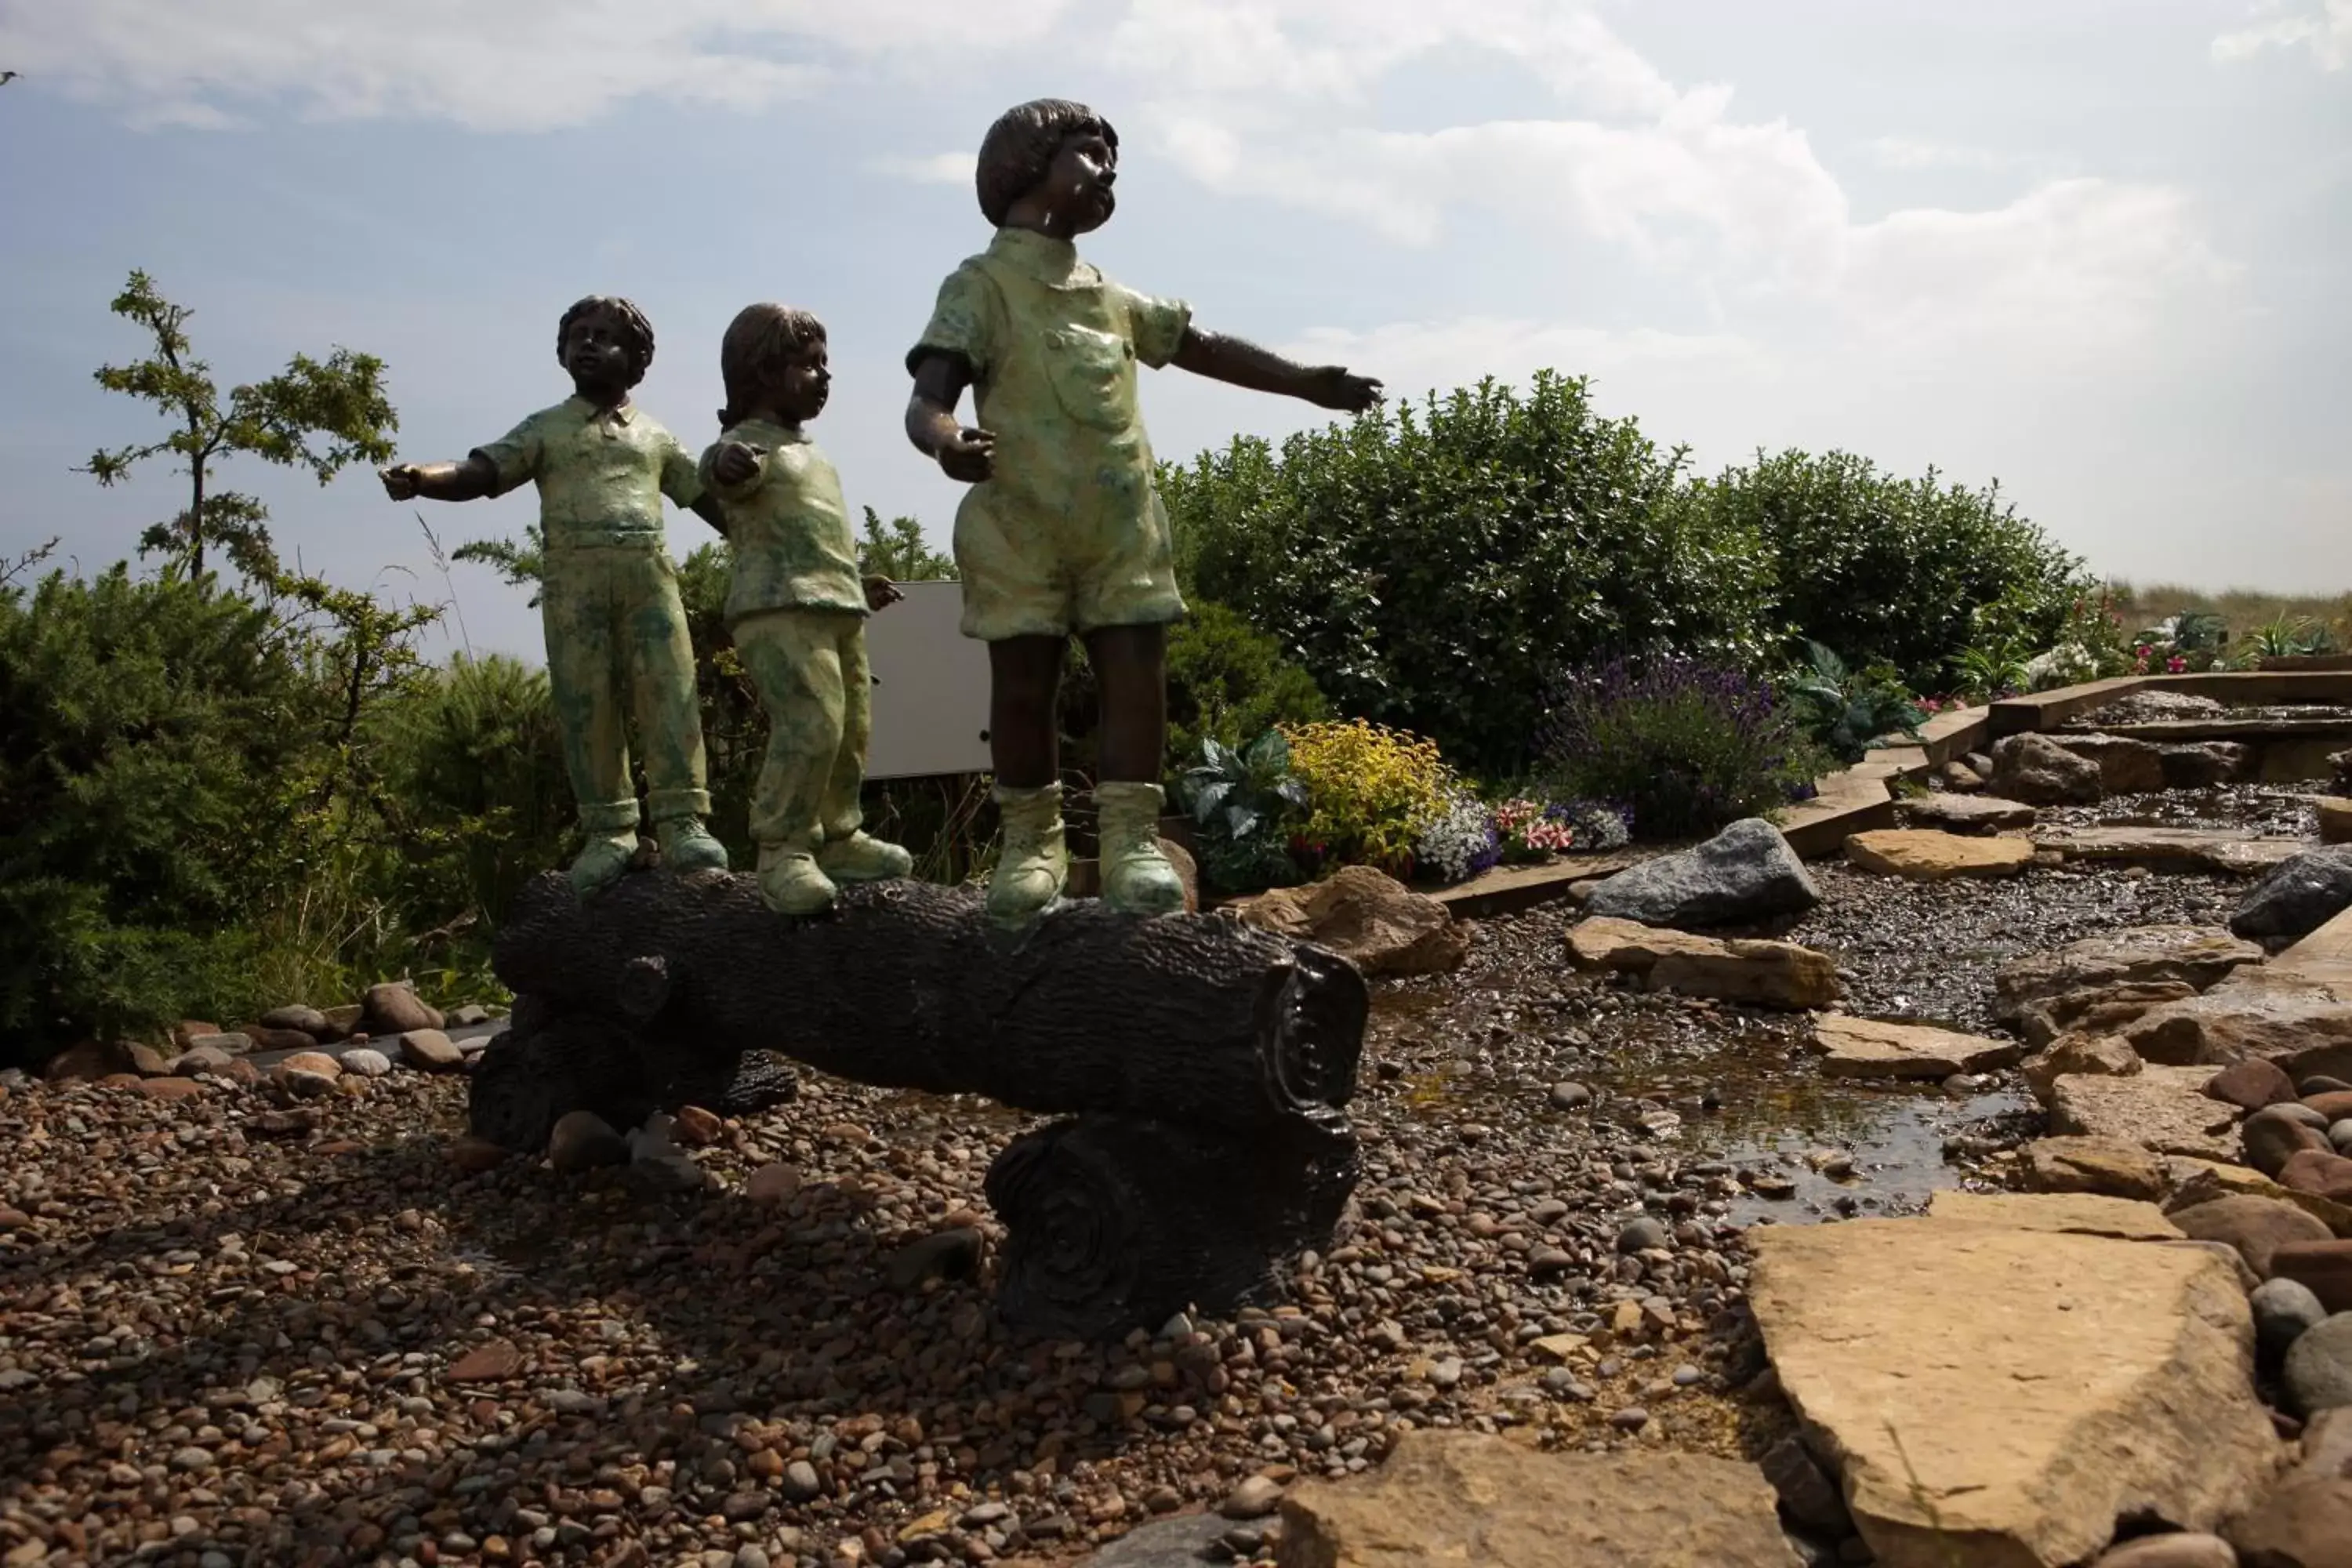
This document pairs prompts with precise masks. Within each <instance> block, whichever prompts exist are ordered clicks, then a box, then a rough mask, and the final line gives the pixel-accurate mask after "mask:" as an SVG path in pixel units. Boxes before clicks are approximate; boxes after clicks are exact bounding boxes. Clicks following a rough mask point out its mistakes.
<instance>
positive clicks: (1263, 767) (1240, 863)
mask: <svg viewBox="0 0 2352 1568" xmlns="http://www.w3.org/2000/svg"><path fill="white" fill-rule="evenodd" d="M1181 794H1182V796H1183V800H1184V804H1185V809H1186V810H1187V811H1189V812H1190V813H1191V814H1192V821H1193V823H1194V825H1195V826H1196V828H1197V831H1196V833H1195V834H1194V849H1195V853H1196V855H1197V857H1198V860H1199V864H1200V868H1201V874H1202V876H1203V877H1206V878H1207V879H1209V882H1210V883H1211V885H1212V886H1213V887H1216V888H1218V889H1223V891H1226V892H1234V893H1254V892H1256V891H1257V890H1258V889H1261V888H1269V887H1286V886H1288V885H1289V884H1290V883H1292V882H1295V881H1297V879H1298V868H1297V865H1296V864H1295V863H1294V862H1293V861H1292V859H1291V858H1290V847H1289V832H1288V829H1289V826H1290V824H1291V822H1292V821H1293V819H1294V818H1296V817H1297V816H1303V815H1304V814H1305V813H1306V810H1307V805H1308V796H1307V786H1306V784H1302V783H1301V782H1300V781H1299V780H1297V778H1295V777H1293V776H1292V775H1291V772H1290V742H1288V741H1286V740H1285V739H1284V738H1283V734H1282V731H1279V730H1268V731H1265V733H1263V734H1261V735H1259V736H1258V738H1257V739H1256V740H1255V741H1252V742H1250V743H1249V744H1248V745H1247V746H1245V747H1243V748H1241V749H1239V750H1235V749H1234V748H1233V747H1230V746H1226V745H1224V744H1223V743H1222V742H1218V741H1217V740H1216V739H1215V738H1214V737H1211V738H1210V739H1209V740H1207V741H1204V742H1202V747H1201V762H1200V763H1199V764H1198V765H1197V766H1195V767H1192V768H1191V769H1189V770H1187V771H1186V773H1185V774H1184V782H1183V786H1182V790H1181Z"/></svg>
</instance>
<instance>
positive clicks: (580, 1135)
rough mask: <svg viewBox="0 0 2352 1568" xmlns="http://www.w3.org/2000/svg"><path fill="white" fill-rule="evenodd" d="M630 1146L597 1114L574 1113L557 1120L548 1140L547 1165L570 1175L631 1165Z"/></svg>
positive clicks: (591, 1112)
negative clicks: (610, 1166)
mask: <svg viewBox="0 0 2352 1568" xmlns="http://www.w3.org/2000/svg"><path fill="white" fill-rule="evenodd" d="M628 1158H629V1145H628V1144H627V1143H626V1142H624V1141H623V1140H622V1137H621V1135H620V1134H619V1133H618V1132H615V1131H613V1129H612V1127H611V1126H610V1125H609V1124H608V1123H607V1122H606V1121H604V1118H603V1117H601V1116H599V1115H597V1114H596V1113H595V1112H594V1111H593V1110H574V1111H571V1112H569V1113H568V1114H566V1115H564V1116H562V1117H559V1118H558V1119H557V1120H556V1123H555V1131H552V1132H551V1133H549V1134H548V1137H547V1163H549V1164H551V1165H552V1166H554V1167H555V1169H557V1170H558V1171H561V1172H562V1173H565V1174H566V1175H574V1174H577V1173H580V1172H583V1171H593V1170H598V1169H601V1168H603V1167H604V1166H609V1165H620V1164H625V1163H628Z"/></svg>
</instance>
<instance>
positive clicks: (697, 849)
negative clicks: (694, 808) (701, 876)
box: [654, 816, 727, 877]
mask: <svg viewBox="0 0 2352 1568" xmlns="http://www.w3.org/2000/svg"><path fill="white" fill-rule="evenodd" d="M654 832H655V834H656V835H657V836H658V837H659V838H660V840H661V852H662V864H663V865H664V866H665V867H667V868H669V869H670V870H672V871H675V872H677V874H678V875H679V876H681V877H683V876H685V875H686V874H687V873H688V872H689V871H724V870H725V869H727V846H725V845H724V844H721V843H719V840H717V839H716V838H713V837H711V836H710V829H709V828H707V827H705V826H702V824H701V822H700V821H699V820H698V818H695V817H691V816H674V817H671V818H670V819H669V820H668V821H667V822H660V823H656V824H655V825H654Z"/></svg>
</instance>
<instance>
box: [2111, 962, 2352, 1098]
mask: <svg viewBox="0 0 2352 1568" xmlns="http://www.w3.org/2000/svg"><path fill="white" fill-rule="evenodd" d="M2123 1037H2124V1038H2125V1039H2126V1040H2129V1041H2130V1042H2131V1045H2132V1049H2134V1050H2136V1051H2137V1052H2138V1053H2139V1054H2140V1055H2141V1056H2143V1057H2145V1058H2147V1060H2149V1061H2151V1062H2158V1063H2161V1064H2164V1065H2167V1066H2178V1065H2183V1064H2189V1063H2202V1064H2205V1065H2207V1066H2209V1067H2227V1066H2229V1065H2230V1064H2231V1063H2232V1062H2241V1061H2244V1060H2246V1059H2247V1058H2252V1057H2259V1058H2263V1060H2265V1061H2269V1062H2273V1063H2275V1064H2277V1066H2278V1068H2279V1070H2280V1071H2282V1072H2284V1073H2285V1074H2286V1075H2287V1077H2289V1078H2291V1079H2294V1081H2295V1082H2297V1083H2301V1082H2302V1081H2303V1080H2304V1079H2307V1078H2311V1077H2314V1076H2320V1075H2324V1076H2326V1077H2328V1078H2341V1077H2343V1076H2345V1075H2346V1074H2347V1073H2352V996H2347V995H2346V994H2343V993H2342V992H2341V991H2340V990H2339V989H2338V988H2336V987H2334V986H2330V985H2323V984H2314V983H2311V982H2308V981H2303V980H2298V979H2296V978H2295V977H2294V976H2293V975H2291V974H2280V973H2271V972H2268V971H2265V970H2261V969H2251V970H2248V971H2245V972H2244V973H2240V974H2237V975H2233V976H2232V977H2231V978H2230V979H2229V980H2227V981H2225V982H2223V983H2222V984H2219V985H2216V986H2215V987H2213V989H2211V990H2210V991H2208V992H2206V993H2205V994H2203V995H2201V996H2191V997H2189V999H2187V1000H2186V1001H2181V1002H2168V1003H2166V1004H2165V1005H2162V1006H2160V1007H2155V1008H2151V1009H2149V1010H2148V1011H2147V1012H2146V1013H2143V1014H2141V1015H2140V1016H2138V1017H2137V1018H2136V1019H2134V1020H2133V1021H2132V1022H2130V1023H2128V1024H2126V1025H2125V1026H2124V1027H2123Z"/></svg>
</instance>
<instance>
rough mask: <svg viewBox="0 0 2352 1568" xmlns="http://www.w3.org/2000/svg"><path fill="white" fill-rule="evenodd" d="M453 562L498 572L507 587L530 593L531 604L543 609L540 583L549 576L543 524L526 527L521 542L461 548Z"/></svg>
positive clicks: (498, 541) (476, 543)
mask: <svg viewBox="0 0 2352 1568" xmlns="http://www.w3.org/2000/svg"><path fill="white" fill-rule="evenodd" d="M449 559H450V560H452V561H474V562H478V563H481V564H482V565H485V566H488V567H489V568H491V569H492V570H493V571H495V572H497V573H498V574H499V578H500V579H501V580H502V581H504V582H505V584H507V586H509V587H510V588H528V589H530V600H529V601H528V603H529V604H530V607H531V608H532V609H534V610H535V609H537V608H539V584H540V580H541V578H542V577H544V576H545V575H546V574H547V536H546V535H545V534H543V533H541V531H540V527H539V524H537V523H535V522H534V523H531V524H530V525H528V526H526V527H525V528H524V529H523V531H522V538H521V539H520V540H513V539H477V540H473V541H470V542H467V543H465V544H460V545H459V546H457V549H455V550H452V551H451V552H449Z"/></svg>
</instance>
